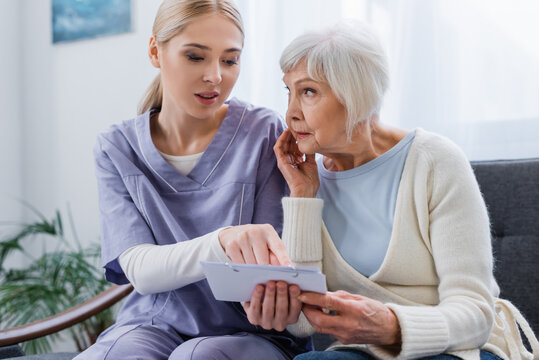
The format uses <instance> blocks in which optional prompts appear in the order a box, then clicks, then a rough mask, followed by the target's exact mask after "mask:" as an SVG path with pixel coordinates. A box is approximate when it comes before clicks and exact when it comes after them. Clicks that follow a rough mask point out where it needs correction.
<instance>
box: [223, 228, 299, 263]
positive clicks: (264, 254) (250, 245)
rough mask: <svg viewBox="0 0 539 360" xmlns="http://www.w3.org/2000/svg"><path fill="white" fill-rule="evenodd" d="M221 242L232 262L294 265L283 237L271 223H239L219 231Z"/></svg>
mask: <svg viewBox="0 0 539 360" xmlns="http://www.w3.org/2000/svg"><path fill="white" fill-rule="evenodd" d="M219 242H220V243H221V247H222V248H223V250H224V251H225V253H226V255H227V256H228V257H229V258H230V260H232V262H235V263H239V264H261V265H283V266H289V265H292V261H291V260H290V257H289V256H288V253H287V251H286V248H285V246H284V244H283V242H282V241H281V238H280V237H279V235H278V234H277V232H276V231H275V229H274V228H273V226H271V225H269V224H249V225H238V226H232V227H229V228H226V229H223V230H221V231H220V232H219Z"/></svg>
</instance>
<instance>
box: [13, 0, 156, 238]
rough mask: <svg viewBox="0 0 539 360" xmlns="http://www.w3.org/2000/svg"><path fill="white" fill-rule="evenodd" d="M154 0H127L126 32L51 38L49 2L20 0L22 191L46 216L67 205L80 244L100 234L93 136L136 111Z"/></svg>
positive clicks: (148, 72)
mask: <svg viewBox="0 0 539 360" xmlns="http://www.w3.org/2000/svg"><path fill="white" fill-rule="evenodd" d="M19 1H20V0H13V1H12V3H17V2H19ZM159 3H160V1H159V0H151V1H150V0H143V1H141V0H135V1H133V9H132V10H133V14H132V16H133V23H134V24H133V32H131V33H127V34H121V35H115V36H108V37H102V38H96V39H88V40H82V41H76V42H68V43H58V44H54V45H53V44H52V35H51V34H52V31H51V20H50V19H51V4H50V1H42V0H22V9H21V10H22V14H24V16H22V17H21V20H22V27H23V31H22V39H21V40H22V41H21V43H22V59H23V61H22V64H21V66H22V69H23V76H22V79H23V82H22V85H23V91H22V99H23V102H24V106H23V110H22V118H23V124H24V126H23V134H24V138H23V140H22V144H23V146H22V147H23V148H24V153H23V161H22V164H23V167H22V171H23V179H24V181H23V184H24V193H25V198H26V200H27V201H28V202H30V203H31V204H33V205H34V206H36V207H37V208H38V209H40V210H41V211H42V212H43V213H44V214H45V215H46V216H52V214H53V211H54V210H55V209H57V208H59V209H60V210H62V212H63V213H64V215H66V214H67V212H66V209H67V205H68V204H69V206H70V208H71V212H72V214H73V218H74V221H75V228H76V229H77V231H78V234H79V238H80V239H81V241H82V242H83V243H89V242H91V241H97V240H98V236H99V226H98V210H97V189H96V182H95V176H94V165H93V157H92V149H93V146H94V143H95V139H96V136H97V134H98V133H99V132H100V131H103V130H105V129H106V128H107V127H108V126H109V125H110V124H113V123H118V122H120V121H122V120H125V119H129V118H132V117H134V116H135V115H136V106H137V103H138V101H139V99H140V97H141V95H142V93H143V92H144V90H145V89H146V86H147V85H149V83H150V82H151V80H152V79H153V77H154V76H155V74H156V70H155V69H154V68H153V67H152V66H151V65H150V63H149V61H148V60H147V55H146V49H147V43H148V39H149V36H150V34H151V26H152V22H153V16H154V14H155V12H156V10H157V7H158V5H159ZM66 220H67V219H66Z"/></svg>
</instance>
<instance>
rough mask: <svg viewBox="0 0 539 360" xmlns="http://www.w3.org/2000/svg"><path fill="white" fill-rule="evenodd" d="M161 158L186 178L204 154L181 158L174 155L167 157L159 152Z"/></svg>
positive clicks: (167, 155)
mask: <svg viewBox="0 0 539 360" xmlns="http://www.w3.org/2000/svg"><path fill="white" fill-rule="evenodd" d="M159 153H160V154H161V156H163V158H164V159H165V160H166V161H167V162H168V163H169V164H170V165H172V166H174V167H175V168H176V170H178V171H179V172H180V173H182V174H183V175H185V176H187V174H189V173H190V172H191V170H193V168H194V167H195V166H196V164H197V163H198V160H200V158H201V157H202V154H204V152H201V153H198V154H193V155H182V156H176V155H169V154H165V153H162V152H161V151H159Z"/></svg>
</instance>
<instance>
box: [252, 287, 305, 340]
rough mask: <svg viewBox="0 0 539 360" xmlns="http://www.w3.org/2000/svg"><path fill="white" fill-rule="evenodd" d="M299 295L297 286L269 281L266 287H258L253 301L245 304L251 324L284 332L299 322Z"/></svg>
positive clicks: (300, 304)
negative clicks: (288, 326) (290, 325)
mask: <svg viewBox="0 0 539 360" xmlns="http://www.w3.org/2000/svg"><path fill="white" fill-rule="evenodd" d="M299 294H300V289H299V287H298V286H297V285H288V284H287V283H286V282H284V281H268V283H267V284H266V286H264V285H260V284H259V285H257V286H256V288H255V291H254V292H253V295H252V297H251V301H249V302H246V303H244V304H243V308H244V309H245V313H246V314H247V318H248V319H249V322H250V323H251V324H253V325H259V326H261V327H263V328H264V329H266V330H271V329H275V330H277V331H283V330H284V329H286V326H287V325H289V324H294V323H296V322H297V321H298V317H299V314H300V312H301V306H302V303H301V301H299V300H298V295H299Z"/></svg>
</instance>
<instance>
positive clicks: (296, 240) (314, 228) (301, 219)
mask: <svg viewBox="0 0 539 360" xmlns="http://www.w3.org/2000/svg"><path fill="white" fill-rule="evenodd" d="M282 204H283V213H284V223H283V235H282V238H283V243H284V244H285V246H286V248H287V250H288V253H289V255H290V259H291V260H292V261H294V262H301V263H303V262H313V261H320V260H321V259H322V208H323V206H324V201H323V200H322V199H317V198H291V197H284V198H283V199H282Z"/></svg>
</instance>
